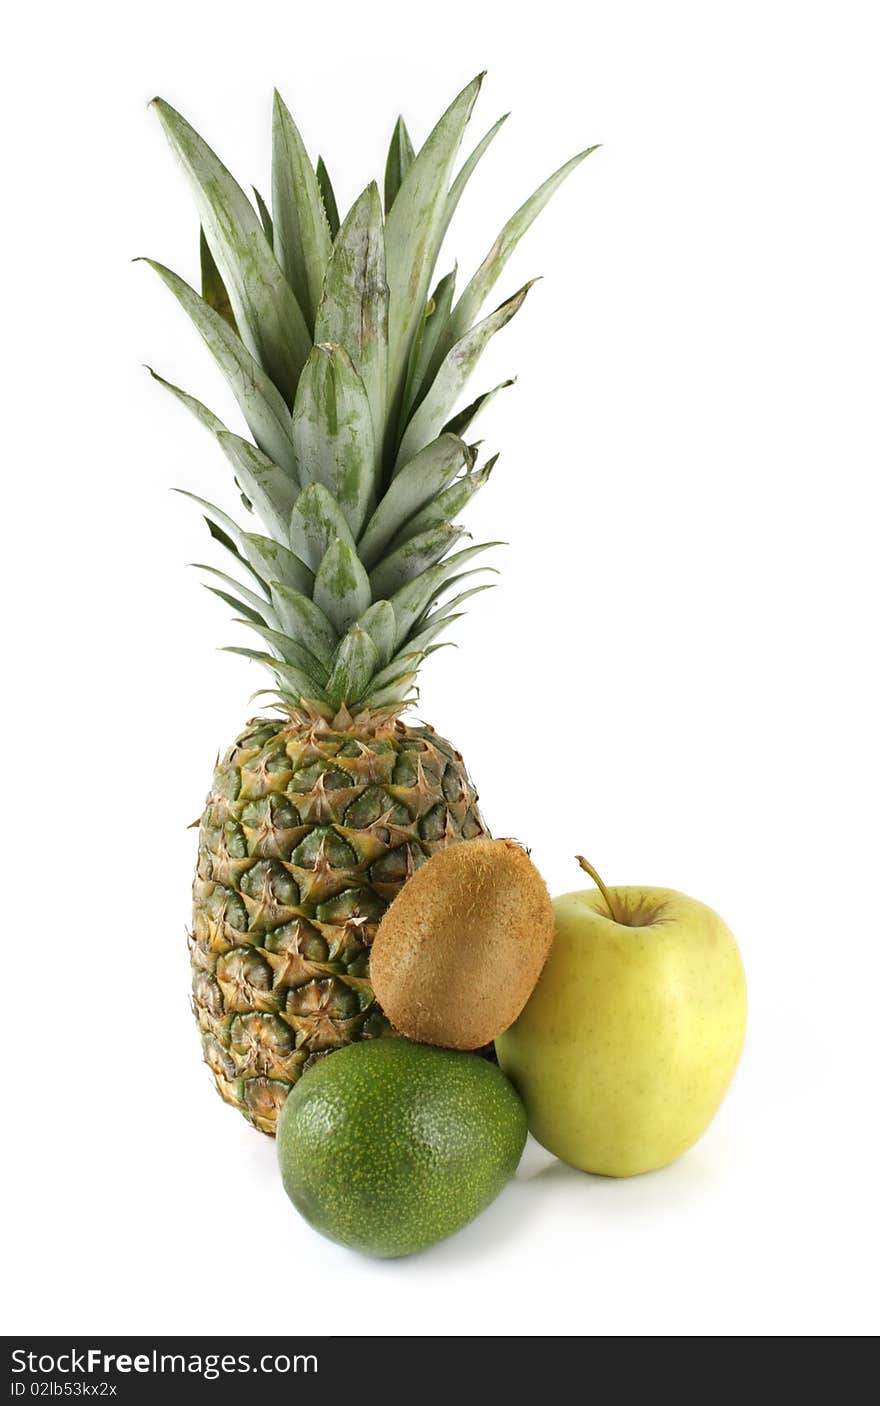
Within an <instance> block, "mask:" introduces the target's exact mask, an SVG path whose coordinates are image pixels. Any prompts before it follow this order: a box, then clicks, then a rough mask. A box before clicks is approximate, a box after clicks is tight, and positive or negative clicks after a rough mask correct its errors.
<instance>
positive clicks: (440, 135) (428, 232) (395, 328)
mask: <svg viewBox="0 0 880 1406" xmlns="http://www.w3.org/2000/svg"><path fill="white" fill-rule="evenodd" d="M481 82H482V74H481V75H480V76H479V77H477V78H475V79H473V81H472V82H471V83H469V84H468V85H467V87H466V88H464V89H463V90H462V92H461V93H459V95H458V97H457V98H455V100H454V101H453V102H452V103H451V104H450V106H449V107H448V108H447V109H446V112H445V113H444V114H443V116H442V117H441V118H440V121H439V122H438V123H437V125H436V127H435V128H434V130H433V131H432V132H431V135H430V136H429V137H428V140H427V141H426V142H425V145H424V146H423V147H422V149H421V151H420V152H419V154H418V156H416V157H415V159H414V161H413V163H412V165H411V166H410V167H409V170H408V171H407V173H406V175H405V176H404V178H403V180H402V182H401V186H400V189H399V190H398V192H397V195H396V196H395V199H394V204H393V205H392V207H391V210H390V211H389V214H388V219H387V221H386V223H385V248H386V257H387V275H388V287H389V290H390V306H389V318H388V386H389V404H390V406H391V407H392V409H393V410H394V411H395V413H396V411H397V405H398V402H399V400H400V397H401V394H402V392H403V385H404V380H405V377H406V367H407V362H408V360H409V355H410V351H411V349H412V343H413V339H414V337H415V334H416V331H417V328H418V322H419V319H420V318H421V315H422V309H423V307H424V304H425V300H426V298H427V296H428V286H429V284H430V281H431V275H432V273H433V271H434V265H435V263H436V261H437V255H438V253H439V250H440V244H441V242H442V239H443V234H444V213H445V208H446V199H447V191H448V187H449V181H450V177H451V175H452V167H453V165H454V162H455V158H456V155H457V153H458V149H459V146H460V145H461V139H462V136H463V135H464V129H465V127H466V126H467V123H468V119H469V118H470V115H471V111H472V109H473V106H474V103H475V102H476V100H477V94H478V93H479V91H480V84H481Z"/></svg>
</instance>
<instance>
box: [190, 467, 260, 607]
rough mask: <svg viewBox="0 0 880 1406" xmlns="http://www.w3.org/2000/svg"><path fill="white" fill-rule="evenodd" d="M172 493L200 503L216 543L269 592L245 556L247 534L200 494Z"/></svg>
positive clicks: (220, 509)
mask: <svg viewBox="0 0 880 1406" xmlns="http://www.w3.org/2000/svg"><path fill="white" fill-rule="evenodd" d="M172 492H173V493H179V494H180V495H181V497H183V498H190V499H191V500H192V501H193V502H194V503H198V505H199V507H200V508H203V509H204V511H205V522H206V524H207V527H208V531H209V532H210V534H211V536H212V537H213V538H214V541H215V542H219V543H220V544H221V546H224V547H225V548H226V550H227V551H228V552H231V553H232V555H233V556H234V557H235V558H236V560H237V561H239V562H240V563H241V565H242V566H244V567H246V568H247V570H248V571H249V572H250V573H251V575H252V576H253V578H254V580H255V581H256V583H257V585H258V586H259V587H260V589H261V590H264V591H268V589H269V588H268V586H267V585H266V582H265V581H264V580H263V578H262V576H261V575H260V573H259V571H258V570H257V568H256V567H255V566H253V565H252V563H251V562H250V561H248V559H247V557H246V555H245V552H244V539H245V534H244V533H243V532H242V530H241V528H240V527H239V526H238V523H236V522H233V521H232V518H231V517H228V516H227V514H226V513H224V512H223V510H222V508H218V507H216V506H215V504H213V503H209V502H208V500H207V498H200V497H199V496H198V494H196V493H190V492H189V491H188V490H187V489H186V488H174V489H172Z"/></svg>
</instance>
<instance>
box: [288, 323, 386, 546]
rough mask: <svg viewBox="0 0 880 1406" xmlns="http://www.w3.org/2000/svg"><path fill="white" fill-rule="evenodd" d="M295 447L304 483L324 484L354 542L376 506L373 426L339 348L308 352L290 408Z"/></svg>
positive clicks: (358, 384)
mask: <svg viewBox="0 0 880 1406" xmlns="http://www.w3.org/2000/svg"><path fill="white" fill-rule="evenodd" d="M293 444H294V449H295V452H296V462H297V465H298V467H299V477H300V479H301V480H302V482H303V483H308V482H309V481H312V482H315V483H323V485H324V487H325V488H327V489H328V490H329V491H330V493H332V494H333V497H334V498H335V499H336V502H337V503H338V504H339V507H340V508H341V509H342V512H343V514H344V515H345V520H346V522H347V523H348V525H349V527H350V528H351V532H352V535H353V536H354V537H357V536H358V534H359V533H360V531H361V529H362V528H363V525H364V521H365V519H366V517H367V514H368V513H369V511H370V509H371V508H372V506H373V503H374V501H375V498H374V492H373V485H374V469H375V460H376V454H375V448H374V440H373V420H372V417H371V414H370V405H369V402H368V400H367V392H366V390H365V389H364V383H363V381H362V380H361V378H360V376H359V375H358V374H357V372H356V371H355V369H354V367H353V366H352V364H351V361H350V360H349V357H348V354H347V353H346V352H345V351H344V350H343V348H342V347H340V346H330V345H324V344H322V345H319V346H316V347H313V348H312V353H311V356H310V357H309V359H308V361H307V362H306V365H305V370H304V371H303V373H302V376H301V377H300V382H299V386H298V388H297V392H296V400H295V401H294V406H293Z"/></svg>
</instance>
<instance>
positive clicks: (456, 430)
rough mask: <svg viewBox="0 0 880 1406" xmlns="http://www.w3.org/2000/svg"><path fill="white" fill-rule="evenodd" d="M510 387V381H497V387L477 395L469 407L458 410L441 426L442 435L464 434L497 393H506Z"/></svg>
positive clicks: (511, 383) (511, 382) (511, 381)
mask: <svg viewBox="0 0 880 1406" xmlns="http://www.w3.org/2000/svg"><path fill="white" fill-rule="evenodd" d="M512 385H514V381H513V380H512V379H511V380H507V381H499V383H498V385H497V386H493V387H492V389H491V390H490V391H484V392H483V394H482V395H478V396H477V398H476V400H472V401H471V403H470V405H466V406H465V408H464V410H460V411H459V412H458V414H457V415H453V417H452V419H451V420H447V421H446V424H445V425H444V426H443V432H444V434H446V433H449V434H459V435H463V434H466V433H467V431H468V430H469V429H470V427H471V425H472V424H473V423H474V420H476V418H477V416H478V415H481V414H482V412H483V411H484V410H485V409H486V407H487V405H491V404H492V401H493V400H494V399H495V397H496V395H498V392H499V391H506V390H507V388H508V386H512Z"/></svg>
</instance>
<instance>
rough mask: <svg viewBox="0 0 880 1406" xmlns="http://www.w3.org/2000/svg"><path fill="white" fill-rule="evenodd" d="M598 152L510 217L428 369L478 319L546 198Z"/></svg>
mask: <svg viewBox="0 0 880 1406" xmlns="http://www.w3.org/2000/svg"><path fill="white" fill-rule="evenodd" d="M597 149H598V148H597V147H595V146H590V147H587V149H586V150H585V151H580V152H578V154H577V156H573V157H572V158H571V160H570V161H566V162H565V164H564V165H563V166H560V168H559V170H558V171H554V173H553V175H552V176H549V177H548V178H547V180H546V181H545V182H544V184H543V185H541V186H539V187H538V189H537V190H536V191H535V193H534V194H533V195H531V196H530V197H529V199H528V200H527V201H526V202H525V204H524V205H521V206H520V208H519V209H518V210H517V211H516V213H515V214H514V215H512V216H511V218H510V219H509V220H508V221H507V224H506V225H505V226H504V228H503V229H502V231H501V233H500V234H499V236H498V238H497V239H496V240H495V243H494V244H493V245H492V248H491V249H490V250H489V253H488V254H487V255H486V257H485V259H484V260H483V262H482V263H481V264H480V267H479V268H478V269H477V271H476V273H475V274H474V276H473V278H472V279H471V281H470V283H469V284H468V286H467V288H465V290H464V292H463V293H462V295H461V297H460V298H459V300H458V302H457V303H456V305H455V307H454V308H453V310H452V314H451V316H450V318H449V321H448V323H447V325H446V327H445V329H444V331H443V335H442V336H441V338H440V342H439V344H438V346H437V350H436V352H435V353H434V364H433V367H432V369H433V370H435V371H436V370H437V369H438V367H439V365H440V363H441V361H442V360H443V358H444V357H445V356H446V354H447V352H449V351H450V349H451V348H452V347H453V346H454V345H455V343H456V342H457V341H459V340H460V339H461V338H462V337H463V336H464V335H465V333H466V332H467V331H468V329H469V328H470V327H471V326H472V324H473V322H474V320H475V318H476V317H478V315H479V312H480V308H481V307H482V306H483V303H484V302H485V301H486V299H487V297H488V296H489V294H490V293H491V291H492V289H493V288H494V286H495V284H496V282H497V281H498V278H499V277H500V275H501V272H502V270H503V268H504V266H505V264H506V263H507V260H508V259H509V258H510V256H511V254H512V253H513V251H514V249H515V248H516V246H517V244H518V243H519V241H520V240H521V239H522V237H523V235H524V234H525V232H526V230H527V229H528V228H529V226H530V225H531V224H532V222H533V221H534V220H535V219H536V218H537V216H538V215H540V213H541V211H542V210H543V209H544V206H545V205H546V204H547V201H548V200H549V199H550V197H551V196H552V195H553V194H554V193H555V191H557V190H558V189H559V187H560V186H561V185H562V182H563V181H564V180H565V178H566V176H569V175H570V174H571V172H572V171H573V170H574V169H575V167H577V166H579V165H580V164H581V162H582V161H584V160H585V159H586V157H588V156H589V155H590V154H591V153H592V152H594V151H596V150H597Z"/></svg>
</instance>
